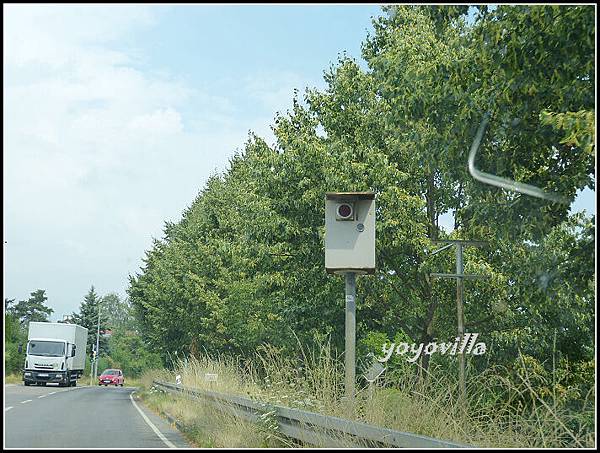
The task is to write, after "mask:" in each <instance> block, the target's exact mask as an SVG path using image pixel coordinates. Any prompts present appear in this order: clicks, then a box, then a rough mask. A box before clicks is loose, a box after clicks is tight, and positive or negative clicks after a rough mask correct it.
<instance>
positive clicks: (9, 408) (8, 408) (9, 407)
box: [4, 406, 13, 412]
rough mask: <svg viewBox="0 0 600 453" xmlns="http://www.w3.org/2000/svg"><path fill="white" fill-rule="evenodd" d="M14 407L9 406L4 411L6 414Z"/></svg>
mask: <svg viewBox="0 0 600 453" xmlns="http://www.w3.org/2000/svg"><path fill="white" fill-rule="evenodd" d="M12 408H13V407H12V406H8V407H7V408H5V409H4V412H8V411H9V410H11V409H12Z"/></svg>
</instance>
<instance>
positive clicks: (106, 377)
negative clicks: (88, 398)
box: [98, 369, 125, 387]
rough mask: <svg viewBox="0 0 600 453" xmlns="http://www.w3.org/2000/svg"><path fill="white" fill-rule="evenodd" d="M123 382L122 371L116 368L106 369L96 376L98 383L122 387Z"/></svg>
mask: <svg viewBox="0 0 600 453" xmlns="http://www.w3.org/2000/svg"><path fill="white" fill-rule="evenodd" d="M123 384H125V378H124V377H123V372H122V371H121V370H117V369H108V370H104V371H103V372H102V374H101V375H100V376H99V377H98V385H104V386H105V387H106V386H107V385H114V386H115V387H116V386H117V385H120V386H121V387H123Z"/></svg>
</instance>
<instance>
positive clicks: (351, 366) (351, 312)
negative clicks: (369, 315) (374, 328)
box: [345, 272, 356, 403]
mask: <svg viewBox="0 0 600 453" xmlns="http://www.w3.org/2000/svg"><path fill="white" fill-rule="evenodd" d="M355 299H356V274H355V273H354V272H347V273H346V351H345V371H346V373H345V384H346V398H347V400H348V402H349V403H351V402H352V401H353V400H354V393H355V381H356V351H355V347H356V300H355Z"/></svg>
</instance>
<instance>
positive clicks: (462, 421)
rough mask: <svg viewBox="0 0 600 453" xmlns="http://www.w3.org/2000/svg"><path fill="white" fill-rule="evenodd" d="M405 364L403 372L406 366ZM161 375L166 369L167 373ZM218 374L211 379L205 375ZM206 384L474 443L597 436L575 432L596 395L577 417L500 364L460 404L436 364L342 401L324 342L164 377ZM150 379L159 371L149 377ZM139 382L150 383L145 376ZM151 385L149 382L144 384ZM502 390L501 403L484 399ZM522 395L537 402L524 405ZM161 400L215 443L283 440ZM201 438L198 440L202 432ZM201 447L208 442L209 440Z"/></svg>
mask: <svg viewBox="0 0 600 453" xmlns="http://www.w3.org/2000/svg"><path fill="white" fill-rule="evenodd" d="M407 370H409V369H408V368H407ZM163 373H166V372H164V371H163ZM207 373H211V374H217V375H218V379H217V381H216V382H210V381H207V380H206V379H205V375H206V374H207ZM176 374H180V375H181V376H182V384H183V385H184V386H186V387H194V388H198V389H204V390H212V391H216V392H221V393H226V394H231V395H239V396H245V397H249V398H252V399H255V400H258V401H262V402H265V403H271V404H275V405H283V406H288V407H296V408H300V409H305V410H309V411H312V412H319V413H323V414H327V415H334V416H339V417H344V418H355V419H357V420H360V421H363V422H365V423H369V424H373V425H378V426H383V427H387V428H391V429H395V430H399V431H405V432H411V433H415V434H422V435H426V436H430V437H434V438H438V439H444V440H449V441H454V442H458V443H463V444H469V445H473V446H480V447H515V448H518V447H521V448H522V447H555V448H556V447H593V446H594V445H595V432H593V430H589V429H588V430H585V429H583V428H580V429H579V430H575V429H573V428H572V426H574V425H573V423H572V422H573V420H574V419H576V418H578V417H579V418H581V417H588V420H589V419H590V417H591V419H593V413H594V410H595V407H594V398H593V395H588V396H587V399H586V401H585V402H584V403H583V406H582V407H583V409H582V411H581V412H580V413H577V414H573V413H572V412H569V411H567V410H566V408H564V407H562V406H561V404H560V403H559V402H558V401H557V400H552V399H548V398H546V399H542V398H541V397H540V396H539V395H536V394H535V390H534V389H533V387H532V385H531V384H530V382H529V381H528V379H527V374H526V373H525V374H524V376H525V378H524V379H523V380H522V382H519V383H515V382H513V381H511V380H510V379H508V378H507V377H506V376H507V374H506V373H503V370H502V369H498V368H493V369H489V370H487V371H486V372H484V373H481V374H475V373H470V374H469V380H468V388H467V394H468V401H467V404H466V405H463V404H460V399H459V398H458V386H457V382H456V377H455V376H454V375H453V374H449V373H447V372H445V371H444V370H441V369H440V370H438V369H435V367H433V368H432V370H431V371H430V372H429V373H428V376H427V379H425V380H424V381H423V382H421V383H420V384H419V385H416V384H415V379H414V370H412V371H411V372H406V373H404V374H402V373H400V374H399V373H396V374H394V375H390V376H385V375H384V376H383V377H382V378H381V379H380V381H379V382H378V383H377V384H376V385H373V386H371V387H368V386H367V385H366V383H365V385H363V386H359V388H358V391H357V396H356V400H355V405H354V410H353V411H349V410H348V406H347V404H346V403H344V402H343V401H342V397H343V393H344V388H343V382H344V378H343V360H342V358H341V357H338V356H335V355H334V354H333V352H332V348H331V347H330V345H329V344H323V345H321V346H320V347H318V348H317V349H315V350H312V351H305V350H303V349H300V352H299V354H298V355H297V356H295V357H290V356H286V355H284V354H282V353H281V352H280V351H279V350H277V349H276V348H274V347H271V346H264V347H263V348H261V349H260V350H259V351H257V355H256V358H255V360H253V361H248V360H246V361H244V360H241V359H237V358H232V357H211V356H209V355H204V356H202V357H199V358H194V359H188V360H182V361H179V362H178V363H177V364H176V367H175V370H174V371H172V372H170V373H167V374H163V376H162V377H163V379H164V380H166V381H169V382H174V380H175V375H176ZM152 377H156V375H155V374H154V375H153V376H152ZM144 379H145V380H146V381H145V385H146V386H148V384H149V383H150V382H151V381H150V382H149V381H148V378H144ZM148 388H149V387H148ZM498 394H502V395H504V396H503V397H502V399H499V398H494V397H490V395H498ZM524 397H528V398H530V400H531V401H533V404H530V405H523V404H522V403H521V401H523V399H524ZM162 406H163V407H165V408H167V409H169V411H171V413H172V414H173V415H174V416H177V415H179V416H181V417H183V418H184V419H187V420H193V422H192V425H194V426H197V427H201V428H198V429H200V431H202V432H204V434H203V436H204V437H205V438H206V439H209V440H208V443H209V444H210V445H211V446H222V447H225V446H229V447H233V446H237V447H240V446H246V447H250V446H267V444H269V442H272V443H273V442H275V443H276V444H277V445H282V443H281V442H284V439H283V438H281V437H280V436H278V435H277V432H276V430H275V429H273V427H272V426H271V427H269V426H266V425H265V426H258V427H257V426H251V425H249V424H248V423H246V422H241V421H240V420H236V419H234V418H233V417H231V416H229V415H225V414H223V413H220V412H219V411H218V410H217V409H215V408H213V407H212V406H210V405H204V404H199V403H197V402H190V401H187V402H186V401H184V400H182V399H179V398H177V399H174V398H173V397H172V396H169V397H164V401H163V402H162ZM200 437H202V436H200ZM205 443H206V442H205Z"/></svg>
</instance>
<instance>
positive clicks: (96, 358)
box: [94, 302, 101, 378]
mask: <svg viewBox="0 0 600 453" xmlns="http://www.w3.org/2000/svg"><path fill="white" fill-rule="evenodd" d="M100 307H101V305H100V302H98V329H97V331H96V357H95V358H94V378H96V377H98V359H99V358H100V349H99V345H100Z"/></svg>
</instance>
